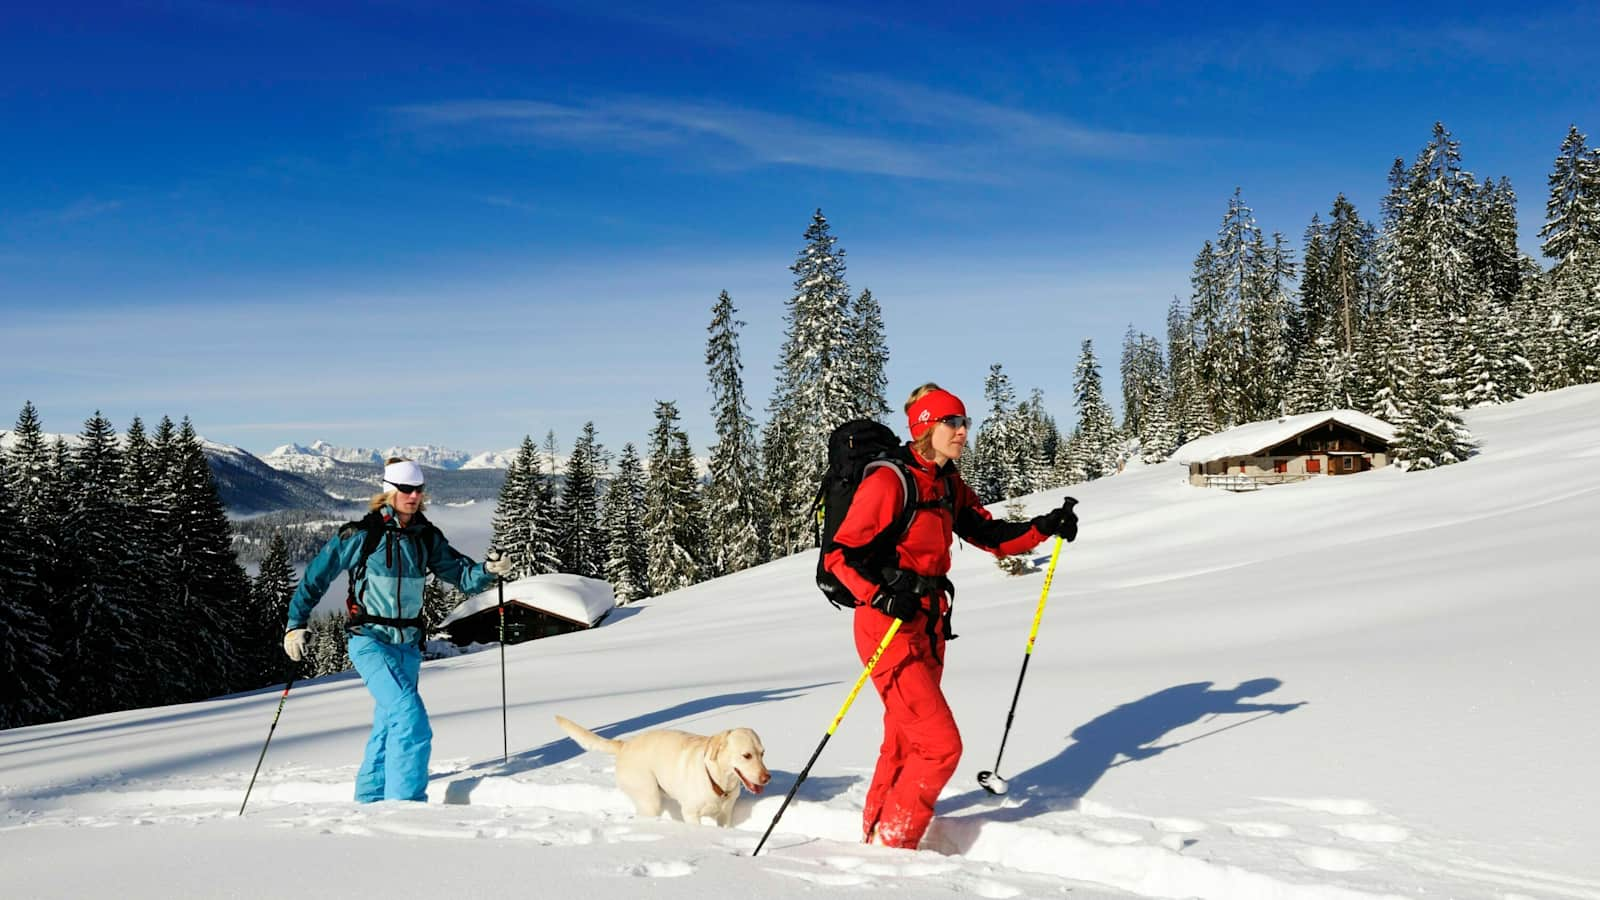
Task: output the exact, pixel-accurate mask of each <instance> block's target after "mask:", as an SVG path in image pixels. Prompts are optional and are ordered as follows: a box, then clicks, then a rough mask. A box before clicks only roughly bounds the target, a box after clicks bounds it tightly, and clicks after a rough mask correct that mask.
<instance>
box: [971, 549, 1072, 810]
mask: <svg viewBox="0 0 1600 900" xmlns="http://www.w3.org/2000/svg"><path fill="white" fill-rule="evenodd" d="M1060 558H1061V538H1059V537H1058V538H1056V547H1055V550H1053V551H1052V552H1051V553H1050V568H1049V569H1048V570H1046V571H1045V573H1044V590H1042V591H1040V592H1039V608H1038V609H1036V610H1034V612H1033V628H1031V629H1029V631H1028V649H1027V652H1025V653H1023V654H1022V671H1021V672H1018V673H1017V689H1016V691H1015V692H1013V693H1012V694H1011V711H1010V712H1008V713H1006V730H1005V732H1004V733H1002V734H1001V735H1000V752H999V753H996V754H995V755H994V768H993V769H992V770H988V771H984V772H979V773H978V784H979V786H981V787H982V788H983V789H984V790H986V791H988V792H989V793H991V794H995V795H996V796H1003V795H1004V794H1005V792H1006V790H1007V785H1006V780H1005V779H1004V778H1002V777H1000V757H1001V756H1004V755H1005V752H1006V738H1008V737H1010V736H1011V720H1012V719H1014V718H1015V717H1016V715H1017V698H1018V697H1021V696H1022V679H1024V678H1026V677H1027V675H1028V660H1030V659H1032V658H1033V641H1034V638H1036V637H1038V636H1039V620H1040V619H1043V618H1044V603H1045V601H1046V600H1048V599H1049V598H1050V582H1051V580H1052V579H1054V578H1055V577H1056V560H1058V559H1060Z"/></svg>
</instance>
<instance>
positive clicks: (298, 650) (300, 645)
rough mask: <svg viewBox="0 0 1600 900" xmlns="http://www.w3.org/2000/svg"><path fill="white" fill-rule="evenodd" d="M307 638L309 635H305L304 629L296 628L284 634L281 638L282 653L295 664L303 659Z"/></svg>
mask: <svg viewBox="0 0 1600 900" xmlns="http://www.w3.org/2000/svg"><path fill="white" fill-rule="evenodd" d="M308 638H309V635H307V634H306V630H305V629H304V628H296V629H295V630H293V631H291V632H289V633H288V634H285V635H284V636H283V652H284V653H287V654H289V658H290V659H292V660H294V661H295V662H299V661H301V660H303V659H305V658H306V643H307V640H308Z"/></svg>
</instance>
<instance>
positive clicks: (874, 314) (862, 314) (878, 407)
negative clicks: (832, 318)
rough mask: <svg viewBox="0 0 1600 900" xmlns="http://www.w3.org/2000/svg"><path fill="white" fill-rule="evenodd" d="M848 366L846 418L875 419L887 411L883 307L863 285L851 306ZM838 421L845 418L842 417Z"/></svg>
mask: <svg viewBox="0 0 1600 900" xmlns="http://www.w3.org/2000/svg"><path fill="white" fill-rule="evenodd" d="M846 346H847V347H848V349H849V354H850V355H849V360H850V361H849V370H850V372H851V381H852V382H853V384H854V389H853V390H852V391H851V393H852V395H853V396H854V401H853V402H852V404H851V410H850V415H849V418H853V419H855V418H859V419H876V418H879V417H881V416H884V415H887V414H888V412H889V402H888V400H887V399H886V398H885V396H884V394H885V392H886V391H887V390H888V389H889V377H888V375H887V374H886V373H885V370H887V369H888V367H889V342H888V336H887V335H886V334H885V333H884V327H883V310H882V309H881V308H880V307H879V306H878V301H877V300H876V299H874V298H873V296H872V291H870V290H867V289H865V288H863V289H862V291H861V293H860V294H858V295H857V296H856V299H855V303H854V304H853V305H852V306H851V308H850V334H849V339H848V343H847V345H846ZM840 421H845V420H844V419H841V420H840Z"/></svg>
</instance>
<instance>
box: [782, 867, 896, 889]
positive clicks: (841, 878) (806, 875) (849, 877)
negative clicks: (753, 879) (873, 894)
mask: <svg viewBox="0 0 1600 900" xmlns="http://www.w3.org/2000/svg"><path fill="white" fill-rule="evenodd" d="M772 871H774V872H777V873H778V874H779V875H787V876H789V877H790V878H798V879H800V880H801V881H806V882H810V883H811V884H816V885H821V886H823V887H861V886H862V885H870V884H872V883H873V881H872V879H870V878H867V877H866V876H864V875H855V874H852V873H850V872H798V871H795V870H794V869H773V870H772Z"/></svg>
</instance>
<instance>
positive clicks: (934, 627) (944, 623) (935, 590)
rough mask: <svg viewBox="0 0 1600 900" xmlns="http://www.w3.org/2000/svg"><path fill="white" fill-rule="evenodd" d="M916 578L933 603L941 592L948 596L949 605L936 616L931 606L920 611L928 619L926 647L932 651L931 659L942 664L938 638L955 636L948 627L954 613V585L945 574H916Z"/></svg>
mask: <svg viewBox="0 0 1600 900" xmlns="http://www.w3.org/2000/svg"><path fill="white" fill-rule="evenodd" d="M917 578H918V580H919V581H920V582H921V584H919V585H918V586H919V587H921V588H923V589H925V590H926V591H927V594H926V595H925V596H928V597H931V598H933V601H934V602H935V603H937V602H938V600H939V596H940V595H941V594H943V595H945V596H948V597H949V598H950V607H949V608H948V609H946V610H945V611H944V612H943V614H941V615H937V616H936V615H934V614H933V610H932V609H931V608H930V609H926V610H923V613H922V617H923V618H924V619H927V620H928V625H927V632H928V649H929V650H930V651H932V653H933V661H934V662H936V663H939V664H940V665H943V664H944V655H943V654H942V653H940V652H939V643H940V640H941V639H943V640H944V641H946V642H948V641H953V640H955V639H956V637H957V635H956V633H955V632H954V631H952V630H951V627H950V623H951V619H952V618H953V616H954V614H955V606H956V586H955V583H954V582H952V581H951V580H950V578H949V576H946V575H937V576H930V575H918V576H917Z"/></svg>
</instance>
